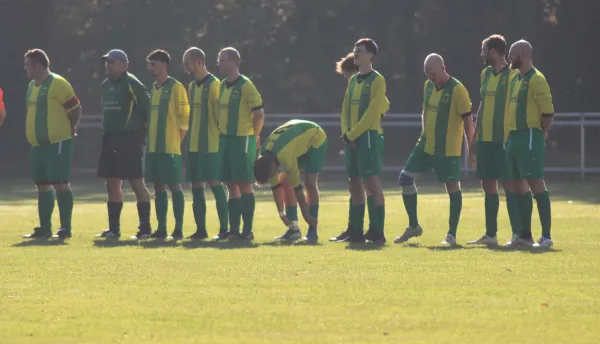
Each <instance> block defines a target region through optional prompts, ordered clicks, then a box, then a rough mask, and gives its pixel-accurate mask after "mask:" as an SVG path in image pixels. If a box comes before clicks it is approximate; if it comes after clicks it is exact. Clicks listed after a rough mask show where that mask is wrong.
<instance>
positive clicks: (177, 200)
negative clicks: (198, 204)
mask: <svg viewBox="0 0 600 344" xmlns="http://www.w3.org/2000/svg"><path fill="white" fill-rule="evenodd" d="M171 197H172V198H173V216H174V217H175V230H176V231H178V232H181V231H183V212H184V209H185V199H184V197H183V190H175V191H173V192H171ZM204 214H205V216H206V205H205V209H204Z"/></svg>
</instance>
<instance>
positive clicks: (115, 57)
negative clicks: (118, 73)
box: [102, 49, 129, 63]
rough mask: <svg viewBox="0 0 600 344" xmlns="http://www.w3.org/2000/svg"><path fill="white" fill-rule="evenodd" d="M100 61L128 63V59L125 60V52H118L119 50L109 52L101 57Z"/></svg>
mask: <svg viewBox="0 0 600 344" xmlns="http://www.w3.org/2000/svg"><path fill="white" fill-rule="evenodd" d="M102 59H103V60H110V61H121V62H125V63H129V59H128V58H127V54H125V52H124V51H123V50H119V49H113V50H111V51H109V52H108V53H106V54H105V55H104V56H102Z"/></svg>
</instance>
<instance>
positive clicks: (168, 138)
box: [147, 77, 190, 155]
mask: <svg viewBox="0 0 600 344" xmlns="http://www.w3.org/2000/svg"><path fill="white" fill-rule="evenodd" d="M150 103H151V108H150V117H149V121H148V129H147V130H148V134H147V136H148V137H147V141H148V146H147V148H148V153H167V154H177V155H181V134H180V130H187V129H188V126H189V117H190V105H189V103H188V97H187V92H186V90H185V87H184V86H183V85H182V84H181V83H180V82H179V81H177V80H175V79H173V78H171V77H169V79H167V81H165V83H164V84H162V85H161V86H160V87H159V86H158V85H157V84H156V83H155V84H154V85H153V86H152V92H151V94H150Z"/></svg>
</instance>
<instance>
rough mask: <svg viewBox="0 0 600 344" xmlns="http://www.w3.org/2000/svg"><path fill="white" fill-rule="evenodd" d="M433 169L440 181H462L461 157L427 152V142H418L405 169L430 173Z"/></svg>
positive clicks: (412, 171)
mask: <svg viewBox="0 0 600 344" xmlns="http://www.w3.org/2000/svg"><path fill="white" fill-rule="evenodd" d="M431 169H433V170H434V171H435V175H436V176H437V179H438V181H439V182H440V183H454V182H459V181H460V157H459V156H443V155H431V154H428V153H425V144H424V143H418V144H417V145H416V146H415V148H413V150H412V152H411V153H410V156H409V157H408V161H406V166H404V171H406V172H411V173H428V172H429V171H431Z"/></svg>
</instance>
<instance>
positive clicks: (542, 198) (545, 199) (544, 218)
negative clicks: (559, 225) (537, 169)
mask: <svg viewBox="0 0 600 344" xmlns="http://www.w3.org/2000/svg"><path fill="white" fill-rule="evenodd" d="M535 201H536V203H537V208H538V213H539V216H540V222H541V224H542V237H544V238H546V239H552V238H551V234H550V228H551V224H552V222H551V221H552V213H551V207H550V195H549V194H548V190H545V191H544V192H542V193H539V194H537V195H535Z"/></svg>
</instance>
